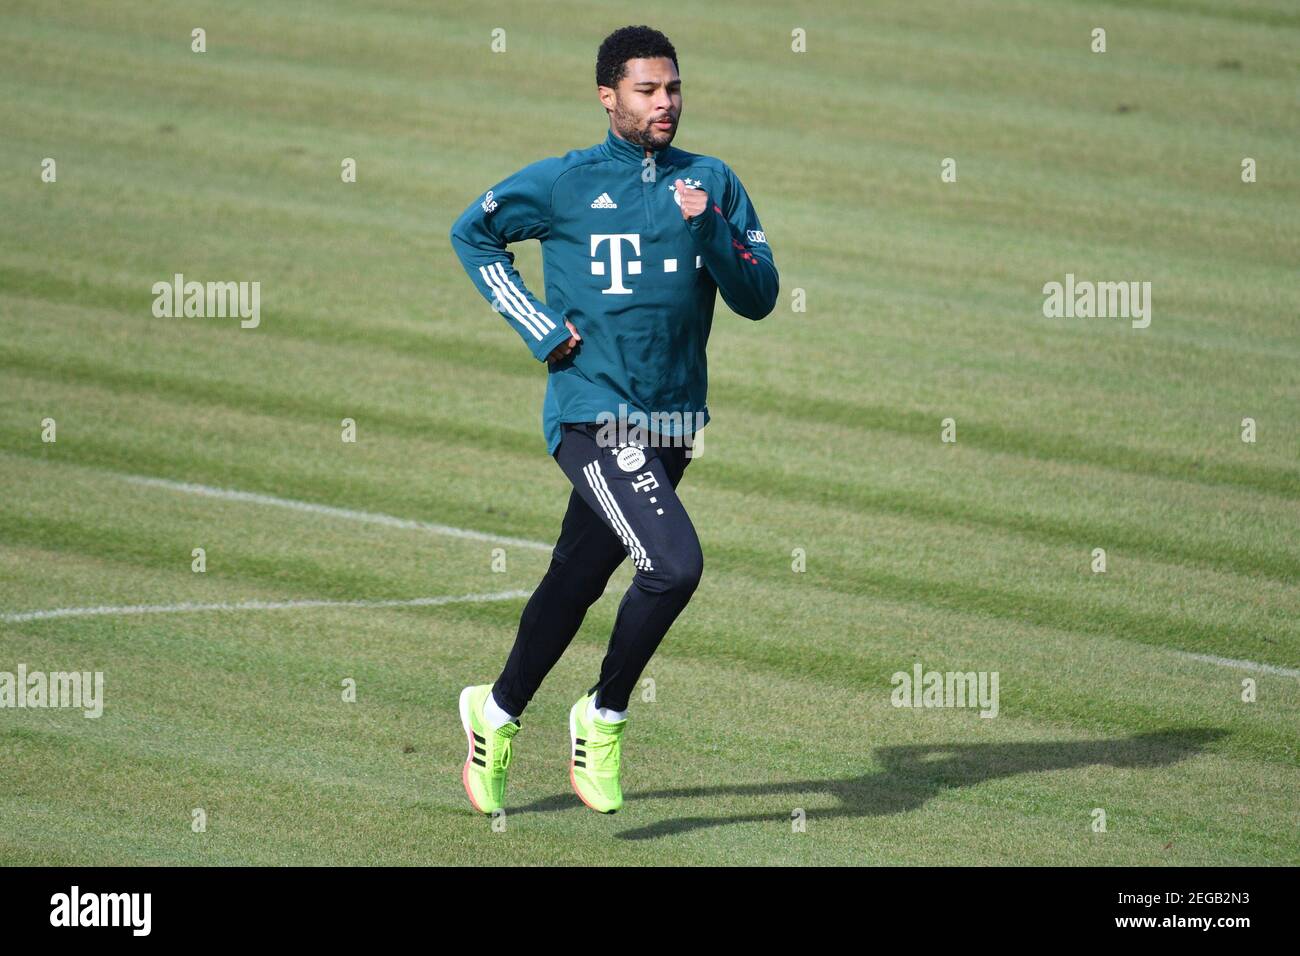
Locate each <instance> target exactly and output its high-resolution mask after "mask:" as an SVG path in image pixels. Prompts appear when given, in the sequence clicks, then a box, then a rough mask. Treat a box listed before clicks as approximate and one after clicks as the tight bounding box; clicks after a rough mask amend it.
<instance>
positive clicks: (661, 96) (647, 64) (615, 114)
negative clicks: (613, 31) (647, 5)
mask: <svg viewBox="0 0 1300 956" xmlns="http://www.w3.org/2000/svg"><path fill="white" fill-rule="evenodd" d="M599 90H600V101H601V103H603V104H604V105H605V109H607V110H609V111H610V123H611V125H612V126H613V129H614V132H615V133H616V134H617V135H619V136H621V137H623V139H625V140H627V141H628V142H629V143H636V144H637V145H638V146H645V147H648V148H650V149H663V147H665V146H667V145H668V144H669V143H671V142H672V141H673V137H674V136H676V135H677V123H678V121H679V120H680V119H681V115H682V81H681V78H680V77H679V76H678V75H677V67H675V66H673V61H672V60H670V59H668V57H666V56H661V57H655V58H653V59H646V60H628V61H627V75H626V76H624V77H623V79H621V80H619V81H618V87H617V88H616V89H611V88H610V87H608V86H602V87H599Z"/></svg>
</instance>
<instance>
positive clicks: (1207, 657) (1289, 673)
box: [1174, 650, 1300, 677]
mask: <svg viewBox="0 0 1300 956" xmlns="http://www.w3.org/2000/svg"><path fill="white" fill-rule="evenodd" d="M1174 653H1175V654H1177V655H1178V656H1179V657H1190V658H1191V659H1192V660H1194V661H1204V662H1205V663H1206V664H1217V665H1218V666H1219V667H1235V668H1237V669H1238V670H1243V671H1257V672H1259V673H1261V674H1278V675H1280V676H1282V677H1300V670H1296V669H1295V668H1294V667H1278V666H1277V665H1276V664H1257V663H1255V662H1254V661H1238V660H1234V659H1233V658H1231V657H1215V656H1214V655H1213V654H1193V653H1191V652H1190V651H1179V650H1174Z"/></svg>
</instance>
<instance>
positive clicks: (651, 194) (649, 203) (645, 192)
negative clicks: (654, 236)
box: [640, 160, 659, 232]
mask: <svg viewBox="0 0 1300 956" xmlns="http://www.w3.org/2000/svg"><path fill="white" fill-rule="evenodd" d="M652 162H653V160H652ZM645 170H646V167H645V166H642V167H641V174H640V175H641V176H642V179H641V199H642V201H644V203H645V224H646V229H647V230H649V231H651V232H653V231H654V227H655V214H654V198H655V186H656V184H657V183H658V181H659V168H658V166H657V165H656V167H655V178H654V180H653V181H650V182H647V181H646V180H645V178H644V176H645Z"/></svg>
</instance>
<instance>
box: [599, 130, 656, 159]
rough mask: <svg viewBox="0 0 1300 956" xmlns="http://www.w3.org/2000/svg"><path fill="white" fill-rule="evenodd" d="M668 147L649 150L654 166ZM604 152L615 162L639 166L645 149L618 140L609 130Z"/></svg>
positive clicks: (623, 140) (643, 157)
mask: <svg viewBox="0 0 1300 956" xmlns="http://www.w3.org/2000/svg"><path fill="white" fill-rule="evenodd" d="M670 148H671V147H670V146H664V147H661V148H659V149H655V150H651V152H652V153H653V155H654V158H655V164H656V165H658V164H659V163H660V162H661V161H662V160H663V158H664V156H665V154H666V153H667V152H668V150H669V149H670ZM605 152H607V153H609V155H610V156H612V157H614V158H615V159H617V160H620V161H622V162H625V163H632V164H634V165H636V166H640V165H641V163H642V162H644V161H645V147H644V146H639V145H637V144H636V143H629V142H628V141H627V140H625V139H620V138H619V137H617V136H615V135H614V131H613V130H612V129H611V130H610V131H609V132H608V133H606V134H605Z"/></svg>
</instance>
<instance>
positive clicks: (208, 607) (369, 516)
mask: <svg viewBox="0 0 1300 956" xmlns="http://www.w3.org/2000/svg"><path fill="white" fill-rule="evenodd" d="M117 477H119V478H121V479H122V480H123V481H129V482H131V483H132V484H136V485H145V486H149V487H153V488H166V489H167V490H169V491H179V492H183V493H185V494H191V495H201V496H203V497H206V498H221V499H224V500H226V501H245V502H250V503H252V504H259V505H273V506H275V507H278V508H289V509H291V510H293V511H306V512H309V513H313V514H323V515H329V516H330V517H334V518H343V519H345V520H348V521H362V522H365V523H367V524H379V525H385V526H387V527H390V528H405V529H407V530H411V531H427V532H429V533H431V534H441V535H446V536H448V537H452V538H467V539H469V540H472V541H489V542H492V543H495V544H507V545H512V546H514V547H520V548H530V549H532V550H534V551H550V550H551V545H549V544H543V543H542V542H540V541H528V540H526V539H524V538H510V537H506V536H504V535H499V534H488V533H487V532H484V531H471V530H469V529H467V528H454V527H452V526H450V525H442V524H433V523H432V522H428V521H415V520H413V519H410V518H397V517H394V516H393V515H386V514H381V513H379V512H374V511H354V510H353V509H351V508H336V507H334V506H332V505H318V504H313V503H311V502H309V501H295V500H294V499H292V498H277V497H275V496H274V495H262V494H257V493H255V492H251V491H235V490H233V489H229V488H215V487H213V486H211V485H198V484H193V483H191V482H187V481H171V480H170V479H167V478H146V477H143V476H141V475H118V476H117ZM531 593H532V592H530V591H502V592H500V593H499V594H496V595H482V594H479V595H475V594H469V595H463V596H461V597H452V598H415V599H413V600H411V601H280V602H264V601H246V602H243V603H241V604H159V605H143V606H138V607H122V608H56V609H54V610H50V611H28V612H25V613H21V614H0V621H4V622H8V623H16V622H18V621H34V620H40V619H43V618H51V617H86V616H90V615H97V614H164V613H170V612H181V611H238V610H280V609H284V608H301V607H417V606H423V605H437V604H451V603H455V602H461V601H474V600H478V601H502V600H507V599H509V598H512V597H528V596H529V595H530V594H531ZM1166 650H1168V651H1169V652H1170V653H1172V654H1176V655H1177V656H1179V657H1184V658H1188V659H1189V660H1194V661H1200V662H1202V663H1204V664H1213V665H1215V666H1216V667H1233V668H1236V669H1238V670H1247V671H1255V672H1257V673H1261V674H1277V675H1279V676H1281V677H1300V670H1298V669H1296V668H1293V667H1278V666H1277V665H1275V664H1260V663H1257V662H1255V661H1243V660H1236V659H1234V658H1231V657H1216V656H1215V655H1213V654H1193V653H1191V652H1190V651H1180V650H1177V649H1175V648H1166Z"/></svg>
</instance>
